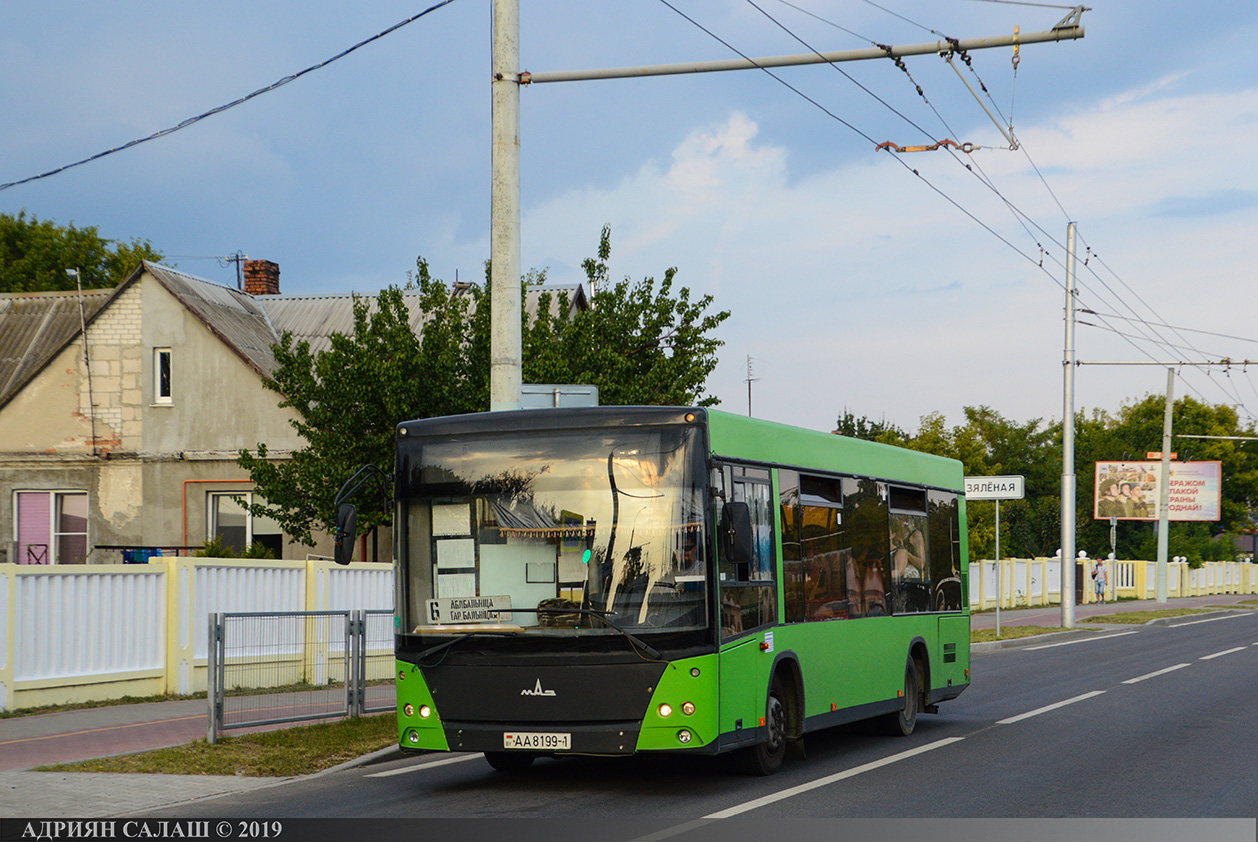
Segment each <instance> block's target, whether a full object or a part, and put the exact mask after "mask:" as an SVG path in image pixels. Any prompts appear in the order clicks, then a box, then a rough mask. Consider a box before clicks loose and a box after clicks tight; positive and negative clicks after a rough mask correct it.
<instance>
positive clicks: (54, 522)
mask: <svg viewBox="0 0 1258 842" xmlns="http://www.w3.org/2000/svg"><path fill="white" fill-rule="evenodd" d="M13 505H14V508H15V509H16V516H15V517H14V519H13V522H14V524H15V525H16V527H17V529H16V532H17V535H16V538H17V558H15V559H12V560H13V561H16V562H17V563H18V564H82V563H83V562H84V561H86V560H87V493H86V492H83V491H18V492H16V493H15V494H14V496H13Z"/></svg>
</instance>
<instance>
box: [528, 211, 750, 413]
mask: <svg viewBox="0 0 1258 842" xmlns="http://www.w3.org/2000/svg"><path fill="white" fill-rule="evenodd" d="M610 255H611V229H610V228H609V227H608V226H603V232H602V235H601V237H600V239H599V248H598V257H597V258H590V259H587V260H586V261H584V263H583V264H582V265H583V266H584V268H585V273H586V277H587V278H588V279H589V281H590V287H591V289H595V290H597V291H596V292H595V293H594V295H593V296H592V299H591V305H590V309H588V310H583V311H578V312H576V313H570V310H571V308H570V307H569V301H568V297H567V295H566V294H560V295H559V296H558V301H557V302H556V301H555V300H554V293H549V292H543V293H542V294H541V295H540V297H539V301H538V306H537V316H536V318H535V319H534V320H533V323H532V324H531V325H530V324H526V325H525V326H524V330H523V337H522V341H523V346H524V362H523V365H524V371H523V373H524V381H525V382H526V383H589V384H593V385H595V386H597V387H598V394H599V402H600V403H603V404H610V405H617V406H632V405H638V406H711V405H714V404H716V403H717V399H716V398H715V397H711V396H704V394H703V393H704V384H705V383H706V381H707V378H708V375H709V374H711V373H712V370H713V369H714V368H716V363H717V357H716V351H717V349H718V348H719V347H720V346H721V345H722V344H723V343H722V342H721V340H719V339H716V338H715V337H714V336H712V333H713V331H715V330H716V328H717V327H719V326H720V324H721V322H723V321H725V320H726V319H727V318H729V311H728V310H722V311H721V312H718V313H707V312H706V311H707V310H708V308H709V307H711V305H712V300H713V299H712V296H710V295H705V296H703V297H702V298H700V299H699V300H698V301H694V302H692V301H691V300H690V290H689V289H688V288H686V287H681V288H680V289H679V290H678V291H677V292H676V294H675V295H674V293H673V282H674V278H675V277H676V275H677V269H676V268H670V269H668V270H667V271H666V272H665V273H664V279H663V281H661V282H660V285H659V289H656V287H655V279H654V278H644V279H643V280H641V281H638V282H632V281H630V280H629V279H628V278H625V279H623V280H621V281H618V282H617V283H615V284H609V282H608V275H609V274H610V272H609V269H608V265H607V260H608V258H609V257H610ZM556 304H557V305H558V306H555V305H556Z"/></svg>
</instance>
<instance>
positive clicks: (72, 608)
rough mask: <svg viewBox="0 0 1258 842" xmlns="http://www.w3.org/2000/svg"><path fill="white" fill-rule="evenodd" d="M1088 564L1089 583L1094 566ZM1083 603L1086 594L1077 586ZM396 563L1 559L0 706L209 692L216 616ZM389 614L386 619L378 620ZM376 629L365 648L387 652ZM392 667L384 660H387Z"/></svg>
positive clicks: (987, 573) (1227, 565)
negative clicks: (136, 562)
mask: <svg viewBox="0 0 1258 842" xmlns="http://www.w3.org/2000/svg"><path fill="white" fill-rule="evenodd" d="M1093 563H1094V562H1092V561H1091V560H1088V561H1086V562H1084V567H1083V573H1082V575H1083V577H1084V582H1085V585H1089V586H1090V585H1091V580H1090V573H1091V565H1092V564H1093ZM1000 565H1001V586H1002V587H1001V591H998V590H997V584H996V562H994V561H980V562H975V563H973V564H971V565H970V571H969V574H970V575H969V580H970V585H969V588H970V606H971V608H974V609H985V608H994V607H995V606H996V604H997V602H999V603H1000V606H1001V607H1002V608H1016V607H1027V606H1036V605H1049V604H1052V603H1060V601H1061V594H1060V582H1061V567H1060V562H1059V561H1058V560H1057V559H1049V558H1038V559H1005V560H1002V561H1001V562H1000ZM1156 568H1157V565H1156V564H1155V563H1153V562H1146V561H1116V562H1111V563H1110V591H1109V598H1111V599H1115V598H1117V597H1120V596H1123V597H1138V598H1144V599H1148V598H1152V597H1154V596H1155V590H1156V583H1157V570H1156ZM1169 568H1170V575H1169V588H1168V591H1169V594H1170V596H1173V597H1174V596H1197V595H1205V594H1222V593H1258V565H1254V564H1244V563H1235V562H1209V563H1207V564H1206V565H1205V566H1203V567H1201V568H1199V569H1197V570H1191V569H1189V568H1188V566H1187V565H1186V564H1183V563H1171V564H1170V565H1169ZM1083 593H1084V602H1085V603H1086V602H1090V601H1092V600H1093V599H1094V596H1093V593H1092V588H1091V587H1085V588H1084V589H1083ZM393 602H394V575H393V567H392V565H387V564H365V563H355V564H350V565H348V566H346V567H338V566H337V565H335V564H333V563H332V562H328V561H261V560H254V559H208V558H173V557H166V558H156V559H153V560H152V561H151V562H150V563H148V564H145V565H134V564H129V565H87V566H83V565H66V566H56V565H54V566H48V567H45V566H33V565H17V564H0V710H6V709H9V708H19V707H22V708H25V707H35V706H39V705H49V704H63V703H68V702H83V701H93V700H98V699H115V698H121V697H123V696H153V695H160V694H163V693H175V694H185V693H192V692H198V691H202V690H205V687H206V655H207V651H208V644H207V641H208V637H209V631H208V629H209V625H208V618H209V616H210V614H211V613H216V612H246V611H261V612H278V611H325V610H345V609H348V610H354V609H363V610H373V609H374V610H392V609H393ZM386 619H387V618H386ZM391 632H392V629H391V627H385V626H384V624H380V626H379V627H378V628H376V629H375V630H374V631H373V632H371V634H370V639H369V641H368V647H369V648H370V649H371V650H373V653H374V652H375V651H376V650H378V651H379V653H380V654H381V655H383V654H384V653H391V652H392V637H391ZM390 663H391V661H390Z"/></svg>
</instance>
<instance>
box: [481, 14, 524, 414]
mask: <svg viewBox="0 0 1258 842" xmlns="http://www.w3.org/2000/svg"><path fill="white" fill-rule="evenodd" d="M493 17H494V23H493V27H494V29H493V82H492V85H491V88H492V92H493V151H492V156H493V179H492V180H493V183H492V187H491V190H492V194H491V197H490V217H491V220H490V242H489V266H490V279H489V295H490V307H491V310H490V317H489V360H490V362H489V409H490V411H493V412H497V411H499V410H506V409H519V408H520V406H521V392H522V391H523V389H522V386H521V384H522V383H523V381H524V378H523V374H522V357H523V349H522V347H521V346H522V340H521V336H520V75H519V69H520V4H519V0H494V10H493Z"/></svg>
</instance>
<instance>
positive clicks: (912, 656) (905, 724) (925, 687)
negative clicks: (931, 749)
mask: <svg viewBox="0 0 1258 842" xmlns="http://www.w3.org/2000/svg"><path fill="white" fill-rule="evenodd" d="M929 687H930V658H929V656H928V655H927V653H926V644H925V643H924V642H923V641H921V640H915V641H914V642H913V644H912V645H911V646H910V647H909V653H908V657H907V658H906V659H905V663H904V692H903V695H902V696H901V699H902V700H903V703H902V705H901V707H900V709H899V710H895V711H892V712H890V713H886V714H883V715H882V717H881V724H882V730H884V731H885V732H886V733H887V734H888V735H889V736H892V737H907V736H909V735H910V734H912V733H913V731H914V729H915V728H916V727H917V719H918V716H920V715H921V714H922V713H924V712H926V710H927V700H928V699H929V698H930V690H929Z"/></svg>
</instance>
